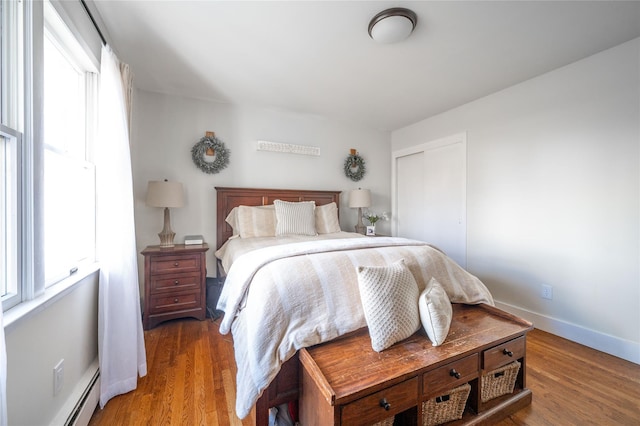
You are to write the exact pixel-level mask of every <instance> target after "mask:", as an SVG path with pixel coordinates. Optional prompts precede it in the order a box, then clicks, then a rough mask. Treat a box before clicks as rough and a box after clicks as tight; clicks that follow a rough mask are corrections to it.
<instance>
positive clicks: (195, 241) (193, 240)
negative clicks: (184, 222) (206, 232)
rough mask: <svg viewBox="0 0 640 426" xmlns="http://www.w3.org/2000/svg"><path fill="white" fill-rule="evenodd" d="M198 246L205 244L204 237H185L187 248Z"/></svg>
mask: <svg viewBox="0 0 640 426" xmlns="http://www.w3.org/2000/svg"><path fill="white" fill-rule="evenodd" d="M196 244H204V238H203V237H202V235H186V236H185V237H184V245H185V246H192V245H196Z"/></svg>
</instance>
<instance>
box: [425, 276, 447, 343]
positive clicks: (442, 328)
mask: <svg viewBox="0 0 640 426" xmlns="http://www.w3.org/2000/svg"><path fill="white" fill-rule="evenodd" d="M418 308H419V309H420V321H421V322H422V326H423V327H424V330H425V331H426V332H427V336H429V340H431V343H432V344H433V346H440V345H441V344H442V342H444V340H445V339H446V338H447V334H449V327H451V319H452V318H453V308H452V307H451V302H450V301H449V296H447V292H446V291H445V290H444V288H443V287H442V285H441V284H440V283H439V282H438V281H436V279H435V278H431V280H430V281H429V284H427V287H426V288H425V289H424V291H423V292H422V293H421V294H420V298H419V299H418Z"/></svg>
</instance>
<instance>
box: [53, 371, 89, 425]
mask: <svg viewBox="0 0 640 426" xmlns="http://www.w3.org/2000/svg"><path fill="white" fill-rule="evenodd" d="M99 400H100V372H99V367H98V359H97V358H96V359H95V360H94V362H93V363H92V364H91V366H90V367H89V369H88V370H87V371H86V372H85V373H84V374H83V375H82V378H81V379H80V380H79V381H78V384H77V385H76V386H75V388H74V390H73V392H72V393H71V396H70V397H69V398H68V399H67V402H65V404H64V405H63V407H62V408H61V409H60V411H59V412H58V414H57V415H56V417H55V418H54V419H53V422H51V426H54V425H55V426H60V425H64V426H87V425H88V424H89V420H91V416H92V415H93V412H94V411H95V409H96V407H97V405H98V402H99Z"/></svg>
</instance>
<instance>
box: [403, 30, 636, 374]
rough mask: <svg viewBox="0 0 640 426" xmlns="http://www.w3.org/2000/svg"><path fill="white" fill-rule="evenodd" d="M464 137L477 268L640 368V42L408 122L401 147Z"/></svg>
mask: <svg viewBox="0 0 640 426" xmlns="http://www.w3.org/2000/svg"><path fill="white" fill-rule="evenodd" d="M459 132H467V149H468V154H467V155H468V161H467V164H468V166H467V167H468V171H467V179H468V180H467V218H468V228H467V232H468V234H467V244H468V247H467V266H468V269H469V270H470V271H471V272H472V273H474V274H476V275H477V276H478V277H479V278H480V279H482V280H483V281H484V282H485V283H486V284H487V286H488V287H489V288H490V290H491V291H492V293H493V294H494V296H495V298H496V299H497V301H499V302H501V303H502V304H501V306H503V307H506V308H508V309H511V310H513V311H514V312H516V313H518V314H521V315H523V316H525V317H529V318H530V319H532V320H533V321H534V323H535V325H536V326H537V327H539V328H541V329H544V330H547V331H551V332H553V333H555V334H559V335H561V336H564V337H567V338H570V339H572V340H576V341H579V342H581V343H584V344H587V345H590V346H593V347H596V348H598V349H600V350H603V351H605V352H609V353H612V354H614V355H617V356H620V357H623V358H626V359H629V360H632V361H634V362H636V363H640V272H639V268H640V266H639V265H640V247H639V243H640V223H639V222H640V208H639V204H640V175H639V169H640V39H636V40H632V41H631V42H628V43H625V44H622V45H620V46H617V47H615V48H612V49H609V50H606V51H604V52H601V53H599V54H597V55H594V56H591V57H589V58H586V59H584V60H581V61H579V62H576V63H574V64H571V65H569V66H566V67H563V68H560V69H558V70H555V71H553V72H550V73H547V74H545V75H542V76H539V77H537V78H534V79H531V80H529V81H526V82H524V83H522V84H518V85H516V86H513V87H511V88H509V89H506V90H503V91H501V92H498V93H495V94H492V95H490V96H487V97H485V98H482V99H479V100H477V101H475V102H471V103H469V104H466V105H464V106H462V107H459V108H456V109H454V110H451V111H448V112H446V113H443V114H441V115H438V116H435V117H432V118H429V119H426V120H424V121H421V122H419V123H416V124H414V125H412V126H408V127H406V128H403V129H399V130H397V131H395V132H393V133H392V151H397V150H400V149H403V148H407V147H410V146H413V145H418V144H421V143H425V142H428V141H430V140H434V139H438V138H441V137H445V136H448V135H451V134H455V133H459ZM543 284H548V285H551V286H553V300H545V299H542V298H541V297H540V293H541V285H543Z"/></svg>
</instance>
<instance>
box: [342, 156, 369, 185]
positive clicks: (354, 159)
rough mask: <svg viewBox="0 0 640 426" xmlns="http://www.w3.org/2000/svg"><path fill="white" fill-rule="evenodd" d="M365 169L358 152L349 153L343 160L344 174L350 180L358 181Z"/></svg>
mask: <svg viewBox="0 0 640 426" xmlns="http://www.w3.org/2000/svg"><path fill="white" fill-rule="evenodd" d="M366 171H367V169H366V167H365V166H364V160H363V159H362V157H360V156H359V155H358V154H350V155H349V156H348V157H347V158H346V159H345V160H344V174H345V175H346V176H347V177H348V178H349V179H351V180H352V181H355V182H357V181H359V180H360V179H362V178H363V177H364V174H365V172H366Z"/></svg>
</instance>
